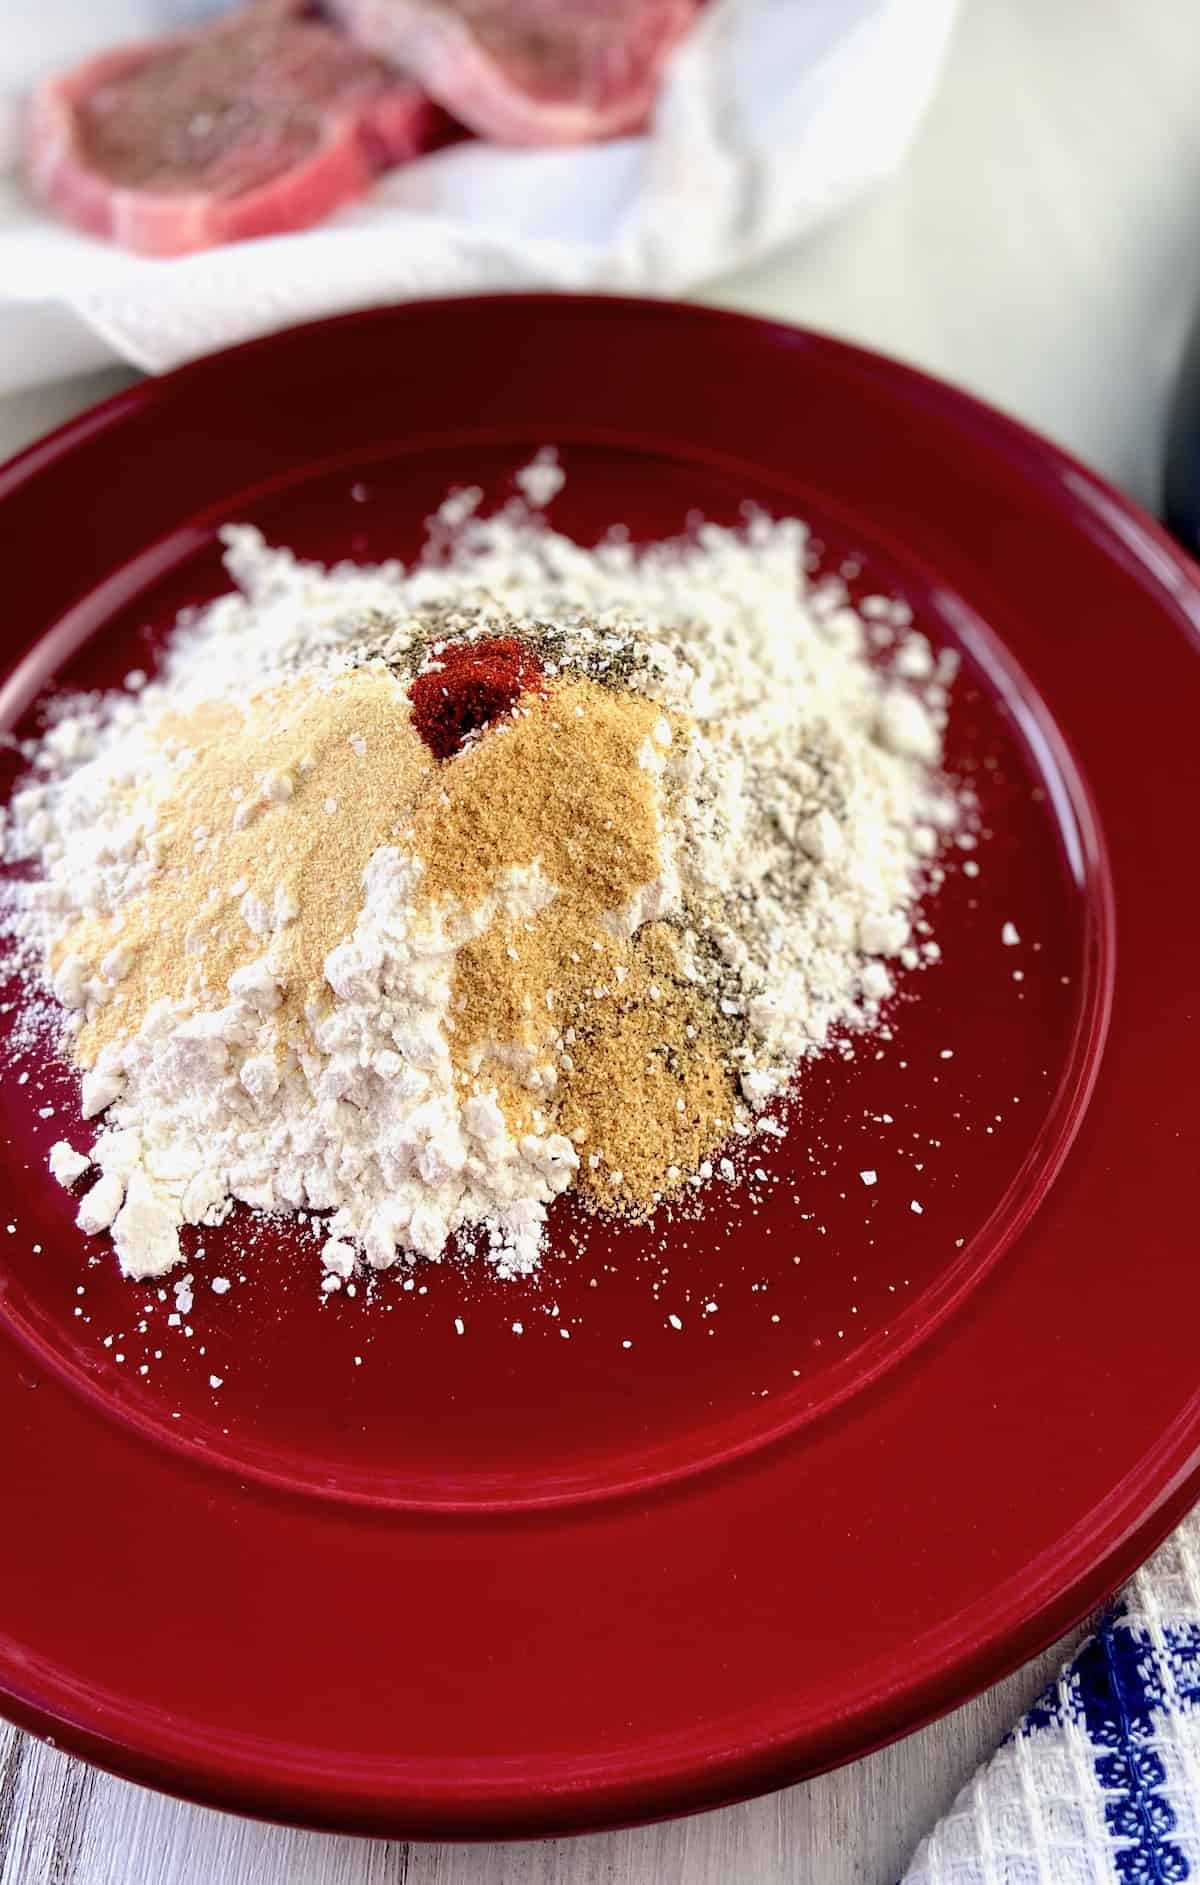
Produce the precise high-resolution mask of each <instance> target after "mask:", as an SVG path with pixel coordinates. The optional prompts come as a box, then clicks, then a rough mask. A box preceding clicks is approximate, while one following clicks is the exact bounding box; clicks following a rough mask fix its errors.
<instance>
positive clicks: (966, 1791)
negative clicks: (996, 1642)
mask: <svg viewBox="0 0 1200 1885" xmlns="http://www.w3.org/2000/svg"><path fill="white" fill-rule="evenodd" d="M1184 1879H1195V1880H1198V1881H1200V1511H1198V1512H1197V1513H1196V1514H1193V1516H1192V1517H1191V1518H1189V1519H1188V1520H1187V1521H1186V1522H1185V1523H1184V1524H1183V1525H1182V1526H1181V1527H1180V1529H1179V1530H1178V1531H1177V1532H1176V1533H1175V1534H1174V1536H1173V1537H1172V1538H1170V1539H1169V1540H1168V1542H1167V1543H1166V1544H1165V1545H1164V1546H1163V1547H1162V1549H1161V1550H1160V1551H1159V1552H1157V1553H1156V1555H1155V1556H1154V1557H1153V1558H1151V1560H1150V1562H1149V1563H1148V1564H1147V1565H1146V1566H1145V1567H1144V1568H1143V1569H1142V1570H1141V1571H1139V1572H1138V1574H1137V1576H1136V1577H1135V1578H1134V1580H1133V1582H1132V1583H1131V1584H1130V1585H1129V1586H1128V1588H1127V1589H1126V1590H1125V1591H1124V1592H1123V1593H1122V1595H1121V1597H1120V1598H1119V1599H1118V1601H1117V1602H1116V1603H1115V1604H1114V1605H1113V1606H1112V1608H1111V1609H1110V1610H1109V1611H1108V1612H1107V1613H1106V1614H1105V1616H1104V1619H1103V1621H1102V1622H1101V1624H1100V1626H1099V1627H1098V1629H1097V1630H1096V1633H1095V1635H1094V1636H1092V1637H1091V1638H1090V1639H1089V1641H1088V1642H1086V1643H1085V1644H1084V1645H1083V1647H1082V1648H1081V1649H1080V1651H1079V1652H1078V1654H1077V1655H1076V1656H1075V1658H1074V1660H1073V1662H1071V1663H1070V1664H1069V1665H1068V1667H1067V1668H1066V1669H1065V1670H1064V1671H1063V1673H1062V1674H1061V1675H1060V1676H1059V1678H1058V1680H1057V1682H1055V1683H1054V1684H1053V1685H1052V1687H1051V1688H1050V1689H1048V1690H1047V1692H1046V1694H1045V1695H1044V1696H1043V1697H1042V1699H1041V1700H1040V1701H1039V1702H1037V1703H1036V1704H1035V1705H1034V1707H1033V1708H1031V1709H1030V1711H1029V1713H1028V1714H1027V1715H1026V1716H1025V1718H1024V1720H1023V1721H1022V1722H1021V1724H1020V1726H1019V1727H1018V1728H1017V1730H1016V1732H1015V1734H1012V1735H1010V1736H1009V1738H1008V1739H1007V1740H1006V1741H1005V1742H1004V1743H1003V1745H1002V1746H1001V1747H1000V1749H999V1750H998V1751H997V1753H996V1754H995V1755H994V1756H993V1758H992V1760H991V1761H990V1762H989V1763H988V1765H987V1766H986V1767H983V1768H981V1769H980V1771H979V1772H978V1774H976V1776H975V1778H974V1779H973V1780H972V1781H971V1782H970V1783H969V1784H968V1785H967V1786H966V1787H964V1788H963V1790H962V1792H961V1793H960V1794H959V1796H958V1798H957V1800H956V1801H955V1802H954V1805H953V1806H952V1807H951V1809H950V1811H949V1812H948V1813H947V1814H946V1816H945V1818H944V1819H942V1820H941V1821H940V1822H939V1824H938V1826H937V1827H936V1828H935V1829H934V1831H933V1832H932V1833H931V1834H930V1835H929V1837H928V1838H927V1839H925V1840H924V1841H923V1842H922V1844H921V1846H920V1847H919V1849H918V1851H917V1853H916V1856H915V1857H914V1859H913V1861H912V1864H911V1866H910V1867H909V1870H908V1871H907V1872H906V1873H905V1876H904V1885H1178V1881H1180V1880H1184Z"/></svg>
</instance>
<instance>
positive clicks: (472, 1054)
mask: <svg viewBox="0 0 1200 1885" xmlns="http://www.w3.org/2000/svg"><path fill="white" fill-rule="evenodd" d="M661 720H662V715H661V712H660V710H659V709H658V708H657V707H656V706H654V705H653V704H651V703H649V702H647V701H645V700H644V699H642V698H640V697H639V696H637V695H635V694H632V693H623V692H622V693H619V692H616V691H614V690H611V689H607V688H603V687H600V686H597V685H596V684H595V683H593V682H590V681H573V682H570V683H567V684H566V685H562V686H559V687H557V688H555V689H554V690H553V692H552V693H551V694H550V696H549V697H548V698H546V699H545V700H537V699H532V698H527V700H526V701H525V702H524V703H523V705H522V707H521V709H520V710H519V711H518V715H517V717H516V718H515V719H514V720H513V721H512V722H510V723H507V724H505V725H504V726H503V727H501V728H498V729H495V730H494V731H493V732H492V733H490V734H488V735H487V736H486V737H485V738H484V739H483V740H482V741H480V742H479V744H478V745H477V746H475V747H474V748H471V749H468V751H467V752H465V753H463V754H462V755H461V756H459V757H458V758H457V759H455V760H454V761H452V762H451V763H450V764H449V765H447V766H446V767H445V768H444V770H443V774H442V781H443V789H442V791H441V793H440V794H438V795H437V796H427V797H426V799H425V800H424V801H423V803H422V805H421V807H420V808H419V810H418V813H417V817H416V819H415V821H414V827H413V835H414V839H415V841H416V843H417V846H418V849H419V850H420V852H421V854H422V856H423V857H424V860H425V865H426V878H425V882H426V885H427V887H428V889H429V891H430V894H431V895H436V896H443V897H454V898H456V899H458V900H459V901H460V902H461V903H463V904H465V905H466V906H467V907H475V908H477V907H478V906H479V904H481V903H482V902H484V901H485V900H486V898H487V897H488V896H489V895H490V894H491V893H492V892H494V890H495V888H496V885H497V882H498V880H499V879H500V877H501V875H502V873H503V872H504V871H505V870H506V869H507V868H510V867H512V866H514V865H517V866H520V865H524V866H530V865H533V864H534V863H537V864H538V865H539V866H540V868H541V871H542V873H543V874H544V875H545V877H546V878H548V879H549V881H550V882H551V883H552V884H553V885H554V886H555V887H556V888H557V890H558V893H559V894H558V895H557V896H556V898H555V900H554V901H553V902H552V903H551V904H549V905H548V906H547V907H546V908H545V909H543V910H541V911H539V912H538V913H537V914H536V915H534V916H531V917H528V918H524V919H519V920H513V919H511V918H506V917H497V918H496V919H494V920H493V922H492V923H491V924H489V926H488V928H487V929H486V931H485V932H484V933H483V935H482V936H480V937H479V938H477V939H475V940H474V941H472V942H470V943H468V944H466V945H465V946H464V947H463V948H462V949H461V950H460V951H459V954H458V958H457V962H456V967H455V977H454V985H453V993H452V1004H451V1006H452V1014H453V1026H454V1034H453V1039H452V1042H451V1052H452V1057H453V1058H454V1061H455V1063H456V1065H457V1066H458V1068H459V1070H460V1072H461V1074H462V1076H463V1078H464V1082H465V1083H467V1084H469V1085H471V1086H472V1087H474V1088H475V1089H476V1090H479V1091H494V1092H495V1094H496V1097H497V1102H498V1104H499V1105H500V1106H501V1108H502V1110H503V1111H504V1113H505V1115H506V1117H507V1119H508V1123H509V1127H510V1130H512V1131H513V1132H514V1133H515V1134H518V1135H519V1134H520V1133H522V1132H525V1131H528V1130H530V1129H531V1127H539V1128H540V1129H543V1130H544V1129H545V1127H546V1124H547V1122H548V1121H552V1122H553V1123H554V1124H555V1125H556V1126H557V1128H558V1129H559V1130H561V1131H567V1132H569V1133H571V1134H573V1135H574V1137H575V1139H576V1143H577V1144H578V1145H579V1146H580V1147H581V1152H582V1159H581V1169H580V1174H579V1179H578V1181H577V1182H578V1184H579V1187H580V1188H581V1189H582V1190H583V1191H584V1192H585V1193H586V1194H588V1195H590V1196H591V1197H593V1198H594V1199H595V1200H596V1201H597V1202H598V1203H602V1204H603V1205H605V1206H606V1207H608V1208H617V1209H621V1210H625V1211H633V1212H642V1211H645V1210H648V1209H650V1208H651V1207H652V1205H653V1202H654V1200H655V1198H656V1196H659V1195H662V1194H664V1193H666V1192H668V1191H670V1190H672V1189H674V1188H675V1187H676V1186H677V1185H678V1184H680V1183H682V1182H683V1179H684V1175H685V1174H686V1173H687V1172H688V1171H691V1170H694V1169H695V1166H696V1164H697V1163H698V1162H699V1160H700V1159H701V1158H702V1157H704V1156H705V1155H706V1154H707V1153H708V1152H709V1151H711V1150H713V1149H714V1147H715V1146H716V1145H718V1144H719V1143H720V1142H721V1140H722V1139H723V1138H724V1137H726V1136H727V1135H728V1133H729V1131H730V1127H731V1123H732V1120H733V1116H734V1110H735V1103H734V1096H733V1091H732V1085H731V1081H730V1078H729V1075H728V1073H727V1072H726V1071H725V1069H724V1065H723V1062H722V1060H721V1055H720V1051H719V1045H718V1039H719V1036H720V1032H721V1030H720V1026H719V1018H718V1017H717V1016H716V1015H715V1012H714V1010H713V1008H712V1004H711V1003H710V1002H709V1001H708V1000H707V998H706V997H705V996H704V995H703V994H702V993H701V991H699V990H698V989H695V988H693V987H692V986H690V985H689V984H688V983H687V982H686V980H685V979H684V978H683V976H682V975H681V973H680V970H679V964H678V959H677V951H676V947H675V940H674V936H673V933H672V932H671V931H670V929H669V928H668V927H667V925H665V924H662V923H655V924H649V925H646V926H644V927H643V928H642V929H641V930H640V931H639V932H638V934H637V935H636V937H634V938H633V939H629V938H626V937H624V936H621V935H618V934H616V933H614V930H613V927H612V926H611V924H610V923H608V922H606V921H605V918H606V917H607V916H611V914H612V913H614V912H616V911H619V910H622V909H624V908H625V907H627V906H628V904H629V903H630V901H631V899H632V898H633V897H634V895H635V893H636V892H637V891H638V890H639V889H641V888H642V887H643V886H644V885H645V884H647V883H649V882H651V881H652V880H653V879H654V878H655V877H656V876H657V875H658V874H659V871H660V869H661V863H662V859H661V847H660V840H659V812H658V808H657V803H656V799H657V790H658V788H657V785H656V782H655V779H654V776H653V774H652V773H651V772H650V771H648V770H647V768H646V767H645V766H643V765H642V764H641V763H640V762H641V756H642V754H643V752H644V749H645V747H646V743H647V742H648V741H649V742H651V743H652V744H653V743H654V742H655V740H656V737H657V733H658V731H660V723H661Z"/></svg>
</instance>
